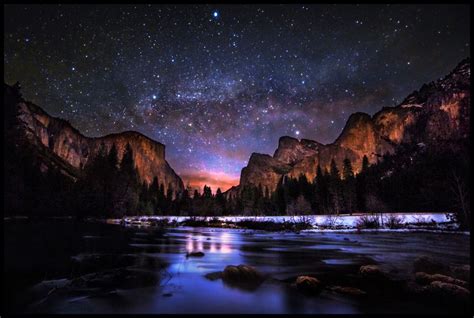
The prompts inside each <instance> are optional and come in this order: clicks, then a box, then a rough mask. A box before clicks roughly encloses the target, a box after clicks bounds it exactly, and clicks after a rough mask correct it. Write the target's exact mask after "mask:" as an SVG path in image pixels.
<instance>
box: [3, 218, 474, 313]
mask: <svg viewBox="0 0 474 318" xmlns="http://www.w3.org/2000/svg"><path fill="white" fill-rule="evenodd" d="M6 230H7V234H6V235H5V237H6V238H7V239H8V240H9V244H6V245H5V246H7V247H9V249H7V250H6V252H5V260H6V265H7V270H6V273H7V275H6V276H7V277H13V276H12V275H8V274H9V273H10V274H11V273H19V274H21V275H20V277H24V276H25V275H27V273H31V272H32V271H31V268H35V271H36V272H38V273H39V275H38V276H39V277H40V278H39V279H40V280H41V279H43V278H44V277H45V275H44V273H53V272H55V273H59V274H57V276H56V277H50V276H46V278H47V279H59V278H65V277H67V275H69V274H70V273H71V268H69V267H67V266H69V263H68V262H70V258H71V257H75V256H78V255H81V256H82V255H84V256H87V255H89V256H90V255H92V254H94V255H101V254H102V255H105V254H108V255H109V256H110V257H109V258H107V259H106V260H107V262H104V261H105V260H104V259H102V261H101V263H100V267H99V268H98V270H103V268H104V266H105V265H107V266H109V265H110V266H112V265H114V263H115V262H117V263H118V260H121V262H122V263H123V264H125V265H128V259H127V258H125V259H123V256H124V254H126V255H132V256H133V257H136V259H133V258H132V260H133V266H134V267H136V268H138V269H140V270H147V271H152V272H154V273H158V274H160V275H161V274H163V273H164V274H166V275H164V274H163V275H162V278H161V280H160V282H159V284H157V285H156V286H153V287H144V288H133V289H117V290H116V292H115V294H114V295H115V296H113V295H101V296H100V297H97V296H95V295H88V294H85V295H84V296H82V295H81V296H80V297H78V295H69V294H65V295H63V296H62V298H60V297H58V296H56V295H59V294H60V293H56V292H55V293H52V294H51V295H50V296H49V301H48V302H44V303H43V304H42V305H41V306H36V307H35V306H30V307H28V310H31V311H33V312H52V313H58V312H61V313H358V312H366V310H362V309H361V308H360V306H359V304H357V303H356V302H354V301H352V300H349V299H347V298H343V297H340V296H335V295H333V294H328V293H326V294H325V293H323V294H322V295H320V296H319V297H313V298H311V297H306V296H303V295H301V294H299V293H297V292H295V290H294V289H292V288H290V287H289V286H290V284H289V283H288V282H293V281H294V277H295V276H297V275H301V274H306V275H308V274H309V275H310V274H314V275H316V276H318V277H320V278H321V277H325V276H324V275H326V277H328V275H334V276H337V275H339V272H338V271H339V270H341V269H344V271H345V272H347V269H348V268H349V269H350V271H349V272H351V273H352V272H354V273H355V272H357V270H358V267H359V266H360V264H361V263H362V262H365V260H364V258H366V257H371V258H373V259H376V260H377V261H379V262H380V263H381V265H382V266H385V265H391V266H396V267H397V268H399V269H400V273H401V274H403V273H407V274H409V275H411V271H412V268H411V266H412V263H413V259H414V258H415V257H416V256H418V255H420V254H421V253H423V254H428V255H431V256H433V257H435V258H443V259H444V260H446V261H448V262H453V263H458V264H469V259H470V254H469V240H468V238H466V237H465V236H455V235H453V236H449V239H447V237H440V236H439V235H436V234H416V235H411V236H407V235H406V234H404V233H398V234H397V233H392V234H382V233H380V234H377V235H371V234H363V235H357V234H337V233H329V234H318V233H308V234H300V235H297V234H292V233H263V232H248V233H247V232H244V231H241V230H229V229H209V228H173V229H169V230H167V231H166V232H165V233H157V232H153V231H151V230H148V229H137V228H133V229H132V228H123V227H120V226H114V225H108V226H107V227H105V228H102V229H96V228H94V226H91V225H89V224H88V225H85V228H78V229H76V230H74V231H73V230H71V228H67V227H66V226H65V225H61V226H59V227H54V226H52V225H51V224H48V225H44V226H43V225H41V226H39V225H36V224H32V225H30V227H28V228H20V227H12V228H8V227H7V228H6ZM25 233H28V235H29V236H27V235H25ZM31 233H34V234H35V235H36V236H35V239H32V238H31ZM22 241H24V242H23V243H22ZM433 242H436V248H433ZM61 244H63V245H64V246H62V245H61ZM51 246H54V247H58V246H60V247H62V248H61V249H59V248H56V249H53V248H51ZM13 247H15V249H13ZM57 251H64V254H60V253H58V252H57ZM199 251H201V252H204V253H205V256H204V257H199V258H193V257H189V258H186V253H189V252H199ZM67 253H70V254H67ZM32 255H33V256H32ZM112 256H116V257H117V259H114V258H111V257H112ZM120 257H121V258H120ZM52 260H53V261H54V262H53V261H52ZM92 260H93V258H92ZM130 263H132V262H130ZM238 264H247V265H251V266H255V267H256V268H257V269H258V270H260V271H261V272H263V273H265V274H267V275H268V276H269V277H271V279H268V280H267V281H265V282H264V283H263V284H262V285H260V286H259V287H258V288H257V289H256V290H253V291H245V290H241V289H238V288H232V287H231V286H228V285H226V284H224V283H223V281H222V280H220V279H217V280H209V279H207V278H206V277H205V275H206V274H209V273H214V272H219V271H222V270H223V269H224V268H225V267H226V266H227V265H238ZM52 265H54V266H57V268H54V270H53V268H46V267H45V266H52ZM66 265H67V266H66ZM59 266H64V268H62V269H61V268H59ZM40 268H41V269H40ZM60 269H61V270H62V272H60V271H59V270H60ZM21 270H22V272H21ZM15 271H16V272H15ZM334 279H335V278H334ZM40 280H39V281H40ZM11 281H12V284H11V285H12V286H17V285H18V281H19V279H18V278H15V279H11ZM37 282H38V281H36V283H37ZM9 286H10V285H9ZM47 291H49V289H48V290H47ZM164 295H168V296H166V297H165V296H164ZM394 306H398V307H399V308H404V306H405V304H402V303H396V302H394ZM405 307H406V306H405ZM25 308H26V306H25ZM18 310H20V311H21V310H24V308H21V309H17V311H18ZM407 310H408V309H407ZM433 310H434V309H433Z"/></svg>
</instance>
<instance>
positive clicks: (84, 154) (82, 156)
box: [18, 102, 184, 191]
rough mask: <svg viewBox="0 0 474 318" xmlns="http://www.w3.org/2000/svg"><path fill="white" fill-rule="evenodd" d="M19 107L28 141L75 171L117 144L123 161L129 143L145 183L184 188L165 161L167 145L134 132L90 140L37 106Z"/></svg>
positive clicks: (27, 104)
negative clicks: (157, 181) (154, 181)
mask: <svg viewBox="0 0 474 318" xmlns="http://www.w3.org/2000/svg"><path fill="white" fill-rule="evenodd" d="M18 107H19V109H20V113H19V119H20V120H21V122H23V124H24V129H25V133H26V136H27V137H28V139H29V140H30V141H31V142H32V143H33V144H36V145H38V146H44V147H46V148H48V149H49V150H50V151H52V152H53V153H54V154H56V155H57V156H59V157H60V158H61V159H63V160H65V161H66V162H68V163H69V164H70V165H72V166H73V167H75V168H79V169H81V168H82V167H84V166H85V164H86V163H87V161H88V160H89V159H90V158H93V157H94V156H95V155H96V154H97V153H98V151H99V149H100V148H101V147H102V146H103V147H104V148H105V149H106V150H107V151H109V150H110V148H112V146H113V145H114V144H115V146H116V148H117V152H118V157H119V159H120V158H122V156H123V153H124V151H125V148H126V145H127V143H128V144H130V146H131V148H132V150H133V155H134V160H135V165H136V167H137V169H138V173H139V176H140V179H141V180H142V181H145V182H147V183H151V182H152V181H153V178H154V177H155V176H156V177H158V180H159V183H163V185H164V187H165V190H167V189H168V186H169V185H170V186H171V187H172V188H173V190H174V191H182V190H183V189H184V186H183V182H182V180H181V178H180V177H179V176H178V175H177V174H176V173H175V172H174V170H173V169H172V168H171V167H170V165H169V164H168V162H166V160H165V146H164V145H163V144H161V143H159V142H156V141H154V140H152V139H150V138H148V137H146V136H144V135H142V134H140V133H137V132H132V131H128V132H123V133H119V134H111V135H107V136H104V137H99V138H89V137H85V136H83V135H82V134H81V133H80V132H79V131H78V130H76V129H75V128H74V127H72V126H71V125H70V124H69V123H68V122H66V121H64V120H61V119H58V118H54V117H51V116H49V115H48V114H47V113H46V112H44V111H43V110H42V109H41V108H39V107H38V106H36V105H34V104H31V103H25V102H22V103H20V104H19V105H18Z"/></svg>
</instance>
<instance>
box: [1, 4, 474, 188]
mask: <svg viewBox="0 0 474 318" xmlns="http://www.w3.org/2000/svg"><path fill="white" fill-rule="evenodd" d="M469 11H470V10H469V7H468V6H463V5H453V6H447V5H430V6H428V5H423V6H413V5H404V6H403V5H402V6H400V5H397V6H393V5H380V6H374V5H364V6H356V5H326V6H320V5H291V6H290V5H267V6H253V5H246V6H238V5H226V6H215V5H199V6H191V5H175V6H164V5H163V6H162V5H136V6H133V5H126V6H125V5H120V6H118V5H116V6H110V5H109V6H91V5H88V6H69V5H68V6H65V5H62V6H59V5H48V6H44V5H41V6H40V5H28V6H6V7H5V10H4V18H5V24H4V32H5V33H4V48H5V52H4V65H5V73H4V79H5V81H6V82H7V83H9V84H12V83H14V82H16V81H20V83H21V84H22V87H23V95H24V97H25V98H26V99H28V100H31V101H33V102H34V103H36V104H38V105H40V106H41V107H43V108H44V109H45V110H46V111H47V112H49V113H50V114H51V115H53V116H58V117H62V118H65V119H67V120H69V121H70V122H71V123H72V124H73V125H74V126H75V127H77V128H78V129H79V130H80V131H81V132H82V133H84V134H85V135H87V136H100V135H104V134H109V133H113V132H120V131H124V130H136V131H139V132H141V133H143V134H145V135H147V136H149V137H151V138H153V139H155V140H158V141H160V142H162V143H164V144H165V145H166V156H167V160H168V162H169V163H170V164H171V166H172V167H173V168H174V169H175V170H176V171H177V173H178V174H180V176H181V177H182V178H183V179H184V181H185V183H186V182H189V183H190V184H191V185H192V186H196V185H200V186H201V185H203V184H204V183H207V184H211V186H212V187H213V189H215V188H216V187H217V186H220V187H222V188H223V189H227V188H229V187H230V186H231V185H234V184H236V183H238V177H239V174H240V170H241V169H242V167H244V166H245V165H246V164H247V160H248V158H249V156H250V154H251V153H252V152H261V153H269V154H272V153H273V151H274V150H275V148H276V147H277V143H278V139H279V137H280V136H283V135H289V136H293V137H296V138H307V139H313V140H318V141H320V142H323V143H329V142H332V141H333V140H334V139H335V138H336V137H337V136H338V135H339V133H340V132H341V130H342V128H343V127H344V124H345V122H346V120H347V118H348V116H349V115H350V114H351V113H353V112H355V111H363V112H367V113H369V114H373V113H374V112H376V111H378V110H379V109H381V108H382V107H383V106H394V105H396V104H397V103H399V102H401V100H402V99H403V98H404V97H405V96H406V95H408V94H409V93H411V92H412V91H413V90H415V89H418V88H419V87H420V86H421V84H423V83H425V82H429V81H432V80H435V79H437V78H439V77H441V76H443V75H445V74H446V73H448V72H449V71H450V70H451V69H452V68H453V67H454V66H455V65H456V64H457V63H458V62H459V61H460V60H461V59H463V58H465V57H467V56H469V50H470V41H469V24H470V15H469Z"/></svg>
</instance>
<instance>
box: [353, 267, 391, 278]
mask: <svg viewBox="0 0 474 318" xmlns="http://www.w3.org/2000/svg"><path fill="white" fill-rule="evenodd" d="M359 275H360V276H362V277H364V278H369V279H381V278H385V274H384V273H383V272H382V271H381V270H380V268H379V267H378V266H377V265H364V266H361V267H360V269H359Z"/></svg>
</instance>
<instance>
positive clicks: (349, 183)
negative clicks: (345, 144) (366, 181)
mask: <svg viewBox="0 0 474 318" xmlns="http://www.w3.org/2000/svg"><path fill="white" fill-rule="evenodd" d="M342 175H343V178H344V181H343V201H344V207H345V210H346V211H347V212H349V213H352V212H353V210H354V207H355V204H356V188H355V187H356V184H355V179H354V172H353V170H352V164H351V161H350V160H349V159H348V158H345V159H344V162H343V170H342Z"/></svg>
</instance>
